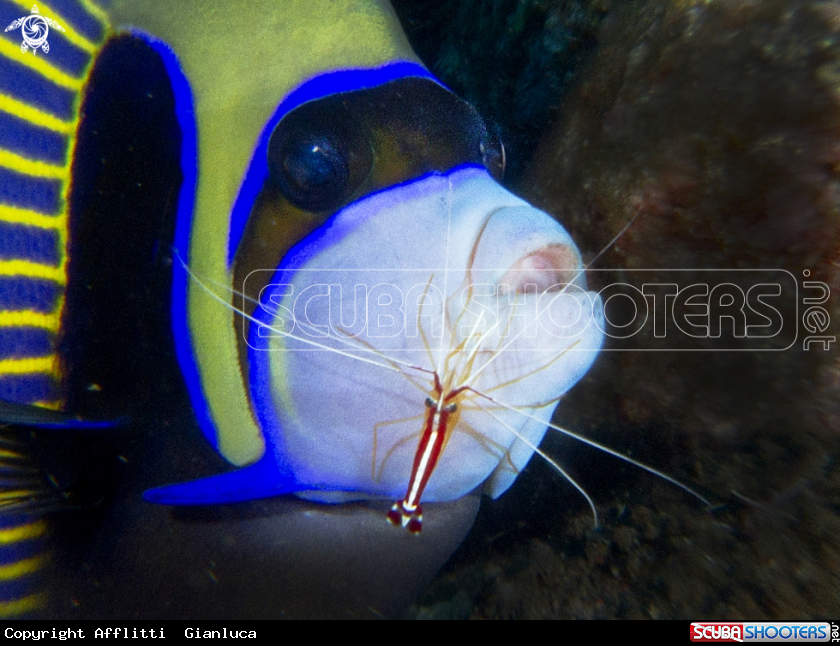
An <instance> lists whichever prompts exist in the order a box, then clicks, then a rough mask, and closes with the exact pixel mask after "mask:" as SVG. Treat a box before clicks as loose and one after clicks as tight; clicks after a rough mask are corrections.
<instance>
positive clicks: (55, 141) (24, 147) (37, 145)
mask: <svg viewBox="0 0 840 646" xmlns="http://www.w3.org/2000/svg"><path fill="white" fill-rule="evenodd" d="M67 144H68V141H67V136H66V135H63V134H61V133H58V132H55V131H53V130H49V129H47V128H42V127H39V126H37V125H35V124H33V123H31V122H29V121H26V120H24V119H21V118H19V117H16V116H14V115H12V114H9V113H8V112H2V111H0V148H3V149H5V150H10V151H12V152H14V153H16V154H19V155H21V156H22V157H26V158H27V159H33V160H37V161H44V162H50V163H52V164H59V165H63V164H64V162H65V159H66V157H67Z"/></svg>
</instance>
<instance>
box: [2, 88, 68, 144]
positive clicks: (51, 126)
mask: <svg viewBox="0 0 840 646" xmlns="http://www.w3.org/2000/svg"><path fill="white" fill-rule="evenodd" d="M0 110H2V111H3V112H7V113H9V114H12V115H14V116H16V117H18V118H19V119H23V120H24V121H28V122H29V123H34V124H35V125H36V126H40V127H42V128H47V129H48V130H52V131H54V132H61V133H66V134H71V133H73V132H75V130H76V124H75V123H70V122H69V121H63V120H62V119H59V118H58V117H54V116H53V115H51V114H50V113H49V112H44V111H43V110H41V109H39V108H35V107H32V106H31V105H29V104H28V103H24V102H23V101H18V100H17V99H15V98H14V97H11V96H6V95H5V94H0Z"/></svg>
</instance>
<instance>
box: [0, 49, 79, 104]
mask: <svg viewBox="0 0 840 646" xmlns="http://www.w3.org/2000/svg"><path fill="white" fill-rule="evenodd" d="M0 54H2V55H3V56H5V57H6V58H11V59H12V60H14V61H17V62H18V63H20V64H21V65H24V66H25V67H28V68H30V69H32V70H35V71H36V72H38V74H40V75H41V76H43V77H44V78H47V79H49V80H50V81H52V82H53V83H55V84H56V85H60V86H61V87H63V88H66V89H68V90H74V91H76V92H78V91H79V90H81V89H82V85H83V84H84V78H81V79H77V78H75V77H73V76H70V75H69V74H68V73H67V72H64V71H62V70H60V69H58V68H57V67H55V65H52V64H50V63H48V62H47V61H45V60H44V57H43V56H42V57H41V58H38V57H37V56H33V55H32V54H31V53H26V54H24V53H23V52H22V51H20V45H15V44H14V43H13V42H12V41H10V40H9V39H7V38H0Z"/></svg>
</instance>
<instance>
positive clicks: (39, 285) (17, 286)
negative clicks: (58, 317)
mask: <svg viewBox="0 0 840 646" xmlns="http://www.w3.org/2000/svg"><path fill="white" fill-rule="evenodd" d="M63 293H64V288H63V286H62V285H58V284H56V283H55V282H53V281H51V280H42V279H37V278H29V277H27V276H0V303H2V305H3V309H5V310H7V311H8V310H34V311H36V312H43V313H45V314H49V313H51V312H53V311H54V310H55V306H56V304H57V301H58V299H59V297H60V296H61V295H62V294H63Z"/></svg>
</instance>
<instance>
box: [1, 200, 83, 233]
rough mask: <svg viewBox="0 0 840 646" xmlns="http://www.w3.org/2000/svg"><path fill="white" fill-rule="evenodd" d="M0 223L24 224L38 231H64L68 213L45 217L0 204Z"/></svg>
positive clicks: (27, 210) (34, 212) (35, 212)
mask: <svg viewBox="0 0 840 646" xmlns="http://www.w3.org/2000/svg"><path fill="white" fill-rule="evenodd" d="M0 222H10V223H12V224H23V225H26V226H28V227H36V228H38V229H59V230H63V229H64V227H66V226H67V212H66V211H63V212H62V213H60V214H59V215H44V214H43V213H38V212H37V211H31V210H29V209H21V208H19V207H17V206H11V205H8V204H0Z"/></svg>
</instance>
